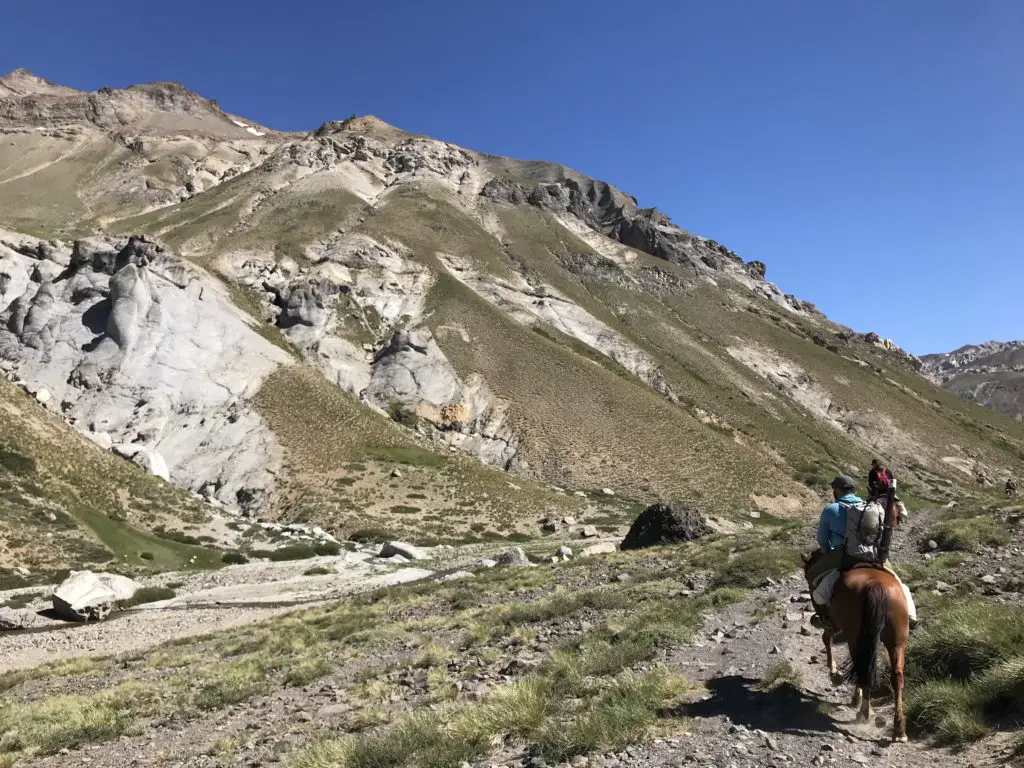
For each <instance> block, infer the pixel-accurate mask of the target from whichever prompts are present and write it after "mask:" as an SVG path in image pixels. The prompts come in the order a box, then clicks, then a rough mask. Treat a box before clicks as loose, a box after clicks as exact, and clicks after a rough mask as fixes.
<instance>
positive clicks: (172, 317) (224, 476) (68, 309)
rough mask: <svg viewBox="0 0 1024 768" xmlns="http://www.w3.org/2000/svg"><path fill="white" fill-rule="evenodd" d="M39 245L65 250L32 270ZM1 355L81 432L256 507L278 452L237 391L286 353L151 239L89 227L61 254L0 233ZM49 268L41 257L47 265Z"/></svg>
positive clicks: (157, 469)
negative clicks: (45, 275)
mask: <svg viewBox="0 0 1024 768" xmlns="http://www.w3.org/2000/svg"><path fill="white" fill-rule="evenodd" d="M40 253H44V254H46V255H50V256H58V258H59V257H60V256H62V255H66V257H67V260H68V264H69V266H68V267H67V268H66V269H62V271H61V273H60V274H59V275H58V276H57V277H56V278H55V279H53V280H45V281H43V282H35V281H34V280H33V279H32V276H33V275H34V274H36V273H37V272H38V269H37V268H38V266H39V265H40V264H41V263H44V262H49V263H56V262H51V261H50V259H41V258H40ZM0 258H3V259H4V261H3V264H4V266H3V267H2V269H3V271H4V273H5V274H7V275H8V279H7V281H6V282H5V283H0V286H3V285H6V289H5V291H4V293H3V297H4V298H3V300H2V301H0V359H3V360H6V361H8V362H9V363H10V364H11V367H12V369H13V373H14V374H16V375H17V376H19V377H20V378H22V379H23V380H25V381H26V382H28V383H29V385H30V386H32V387H33V388H34V391H35V390H40V389H45V390H46V391H48V392H49V393H50V395H51V397H50V399H49V400H48V402H47V403H46V404H45V405H46V407H49V408H52V409H55V410H56V409H57V408H58V406H59V408H60V410H61V414H62V415H63V416H64V418H65V419H67V420H68V421H69V422H70V423H71V424H73V425H74V426H76V427H77V428H78V429H80V430H81V431H83V432H85V433H86V434H87V435H89V436H90V437H91V438H93V439H94V442H97V444H100V445H104V444H107V443H108V442H109V444H111V445H114V446H115V450H117V452H118V453H119V454H121V455H122V456H124V457H125V458H128V459H130V460H132V461H135V463H137V464H139V466H141V467H143V468H144V469H146V470H147V471H148V472H151V473H152V474H154V475H156V476H158V477H162V478H164V479H170V480H172V481H174V482H175V483H177V484H179V485H182V486H184V487H186V488H190V489H191V490H193V491H195V492H200V491H205V492H207V493H209V494H212V496H213V497H215V498H217V499H218V500H219V501H221V502H222V503H225V504H227V505H230V506H236V505H240V506H243V507H247V508H253V509H261V508H262V507H264V506H266V504H268V503H269V502H270V501H271V500H272V499H273V494H274V490H273V489H274V473H275V472H276V470H277V468H278V466H279V464H280V451H279V449H278V447H277V444H276V441H275V439H274V437H273V435H272V434H271V433H270V432H269V430H267V429H266V428H265V426H264V425H263V423H262V421H261V419H260V417H259V416H258V415H257V414H256V413H255V411H253V410H252V409H251V408H250V407H249V406H248V405H247V404H246V401H247V400H248V399H249V398H250V397H252V396H253V395H254V394H255V393H256V392H257V391H258V390H259V386H260V384H261V383H262V380H263V379H264V378H265V377H266V376H267V375H269V374H270V373H271V372H272V371H273V370H274V369H275V368H276V367H277V366H279V365H282V364H285V363H289V362H291V359H290V357H289V356H288V355H287V354H286V353H285V352H283V351H282V350H280V349H278V348H277V347H274V346H273V345H272V344H270V343H269V342H267V341H266V340H265V339H263V338H262V337H261V336H260V335H259V334H258V333H256V332H255V331H254V330H253V329H252V328H251V327H250V325H249V322H250V321H249V320H248V319H247V317H246V316H245V315H244V314H243V313H242V312H241V311H240V310H238V309H237V308H235V307H234V306H233V305H232V304H231V303H230V302H229V301H228V300H227V299H226V298H225V297H224V296H223V294H222V293H221V291H220V289H219V286H217V285H216V283H215V282H214V281H212V280H211V279H210V278H207V277H205V276H204V275H202V274H201V273H199V272H198V271H196V270H195V269H194V268H192V267H191V266H189V265H187V264H186V263H185V262H183V261H181V260H179V259H178V258H176V257H175V256H173V255H172V254H171V253H169V252H168V251H166V250H165V249H164V248H162V247H161V246H160V245H158V244H156V243H153V242H149V241H147V240H144V239H142V238H131V239H130V240H128V241H127V242H124V241H113V240H104V239H98V238H92V239H89V240H82V241H79V242H78V243H76V244H75V246H74V248H73V249H71V250H70V252H68V251H67V250H64V251H63V254H60V253H54V251H53V250H50V249H48V248H47V247H45V246H44V244H42V243H40V242H39V241H32V239H30V238H25V237H23V236H16V235H12V234H10V233H6V232H0ZM51 271H52V270H51Z"/></svg>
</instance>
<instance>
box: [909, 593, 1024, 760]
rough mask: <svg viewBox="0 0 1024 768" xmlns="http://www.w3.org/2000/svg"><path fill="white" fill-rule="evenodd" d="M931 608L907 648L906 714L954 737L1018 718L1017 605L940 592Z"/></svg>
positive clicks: (1022, 702)
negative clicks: (945, 595) (941, 597)
mask: <svg viewBox="0 0 1024 768" xmlns="http://www.w3.org/2000/svg"><path fill="white" fill-rule="evenodd" d="M932 611H933V616H931V617H930V618H929V622H928V626H927V628H926V629H924V630H923V631H921V632H919V633H915V634H914V635H912V636H911V645H910V648H909V649H908V651H907V678H908V695H907V714H908V717H909V718H910V721H911V722H912V723H914V724H915V725H916V726H917V727H919V728H921V729H922V730H924V731H925V732H927V733H930V734H932V735H934V736H935V737H936V738H937V739H938V740H940V741H942V742H950V743H956V744H959V743H963V742H967V741H974V740H977V739H979V738H982V737H983V736H985V735H986V734H987V733H989V731H990V730H991V729H992V728H993V727H998V726H1000V725H1003V724H1009V723H1010V722H1011V721H1012V720H1014V719H1016V718H1018V717H1019V713H1020V712H1021V711H1024V652H1022V648H1024V609H1021V608H1020V607H1016V606H1009V605H998V604H992V603H988V602H984V601H980V600H974V601H966V602H953V601H950V600H948V599H947V600H943V601H940V602H939V603H937V604H936V605H934V606H933V607H932ZM1014 725H1018V726H1019V723H1014Z"/></svg>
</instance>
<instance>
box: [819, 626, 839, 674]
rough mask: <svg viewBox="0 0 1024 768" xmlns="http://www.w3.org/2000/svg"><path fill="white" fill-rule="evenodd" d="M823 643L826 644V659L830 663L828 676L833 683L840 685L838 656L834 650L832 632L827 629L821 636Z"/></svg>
mask: <svg viewBox="0 0 1024 768" xmlns="http://www.w3.org/2000/svg"><path fill="white" fill-rule="evenodd" d="M821 641H822V642H823V643H825V659H826V660H827V661H828V674H829V677H831V679H832V683H833V684H835V685H838V684H839V682H840V680H841V678H840V676H839V669H838V667H836V655H835V653H834V652H833V650H832V630H830V629H826V630H825V631H824V632H823V633H822V635H821Z"/></svg>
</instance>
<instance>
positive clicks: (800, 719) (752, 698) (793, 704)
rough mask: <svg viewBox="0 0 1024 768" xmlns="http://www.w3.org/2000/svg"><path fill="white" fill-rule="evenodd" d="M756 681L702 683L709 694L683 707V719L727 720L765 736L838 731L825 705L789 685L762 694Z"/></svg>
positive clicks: (730, 678)
mask: <svg viewBox="0 0 1024 768" xmlns="http://www.w3.org/2000/svg"><path fill="white" fill-rule="evenodd" d="M759 685H760V681H758V680H754V679H752V678H747V677H742V676H740V675H727V676H723V677H716V678H713V679H711V680H709V681H708V682H707V683H706V687H707V689H708V692H709V693H710V694H711V695H710V696H709V697H708V698H706V699H703V700H702V701H696V702H692V703H689V704H683V705H682V706H680V707H679V708H678V709H677V714H679V715H681V716H685V717H697V718H710V717H723V716H724V717H728V718H729V720H730V721H731V722H733V723H735V724H736V725H742V726H745V727H746V728H749V729H750V730H761V731H764V732H765V733H779V734H806V733H808V732H818V733H832V732H838V731H840V728H839V727H838V726H837V724H836V722H835V721H834V720H833V718H832V717H831V715H830V714H829V708H828V705H826V704H824V703H823V702H822V701H821V700H820V699H818V698H816V697H814V696H809V695H808V694H807V693H805V692H804V691H802V690H800V689H799V688H797V687H796V686H794V685H793V684H791V683H782V684H781V685H778V686H777V687H775V688H773V689H771V690H762V689H761V688H759V687H758V686H759Z"/></svg>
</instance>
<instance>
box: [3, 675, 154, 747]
mask: <svg viewBox="0 0 1024 768" xmlns="http://www.w3.org/2000/svg"><path fill="white" fill-rule="evenodd" d="M156 690H157V689H156V688H155V687H153V686H150V685H147V684H144V683H140V682H137V681H130V682H127V683H122V684H121V685H119V686H117V687H116V688H112V689H110V690H107V691H103V692H101V693H99V694H97V695H95V696H54V697H52V698H48V699H43V700H41V701H38V702H31V703H27V704H21V703H15V702H11V703H6V704H3V705H0V734H3V735H2V736H0V754H7V755H11V754H14V755H17V754H19V753H21V754H24V753H37V752H39V753H43V754H53V753H55V752H58V751H60V750H62V749H74V748H76V747H79V746H82V745H83V744H88V743H93V742H97V741H109V740H111V739H115V738H117V737H118V736H120V735H121V734H123V733H125V732H126V731H127V730H128V729H129V728H130V727H131V726H132V725H133V724H134V723H135V722H136V720H137V719H138V718H139V717H142V716H145V715H146V714H148V713H149V712H152V711H155V709H156V707H157V704H158V697H157V693H156Z"/></svg>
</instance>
